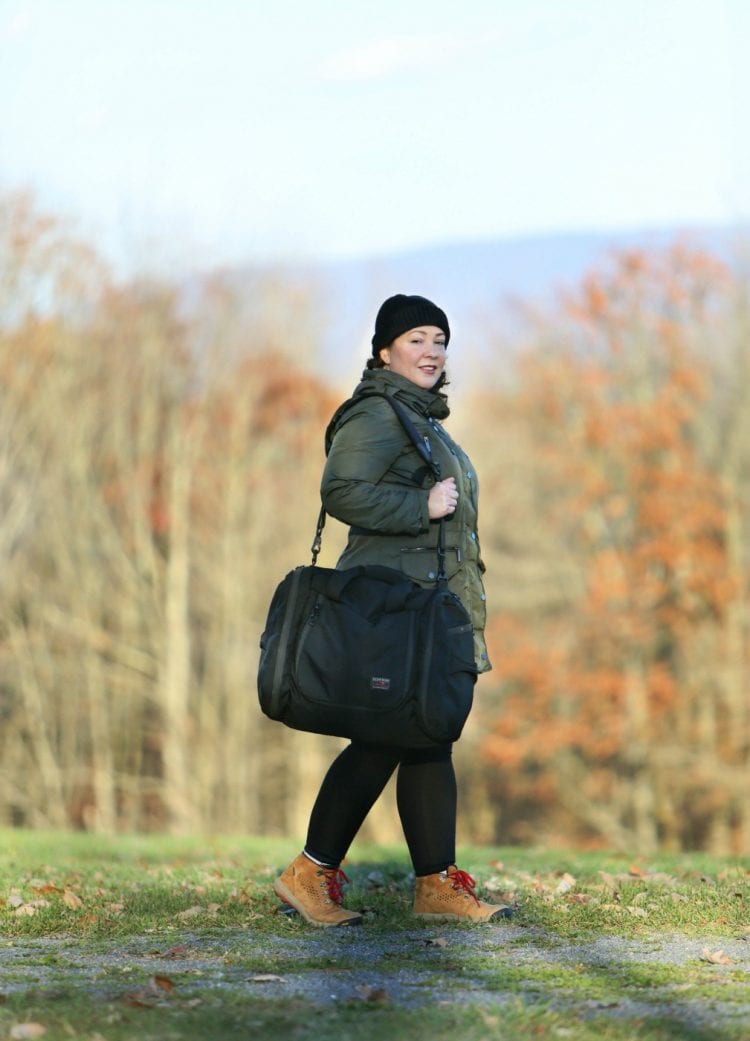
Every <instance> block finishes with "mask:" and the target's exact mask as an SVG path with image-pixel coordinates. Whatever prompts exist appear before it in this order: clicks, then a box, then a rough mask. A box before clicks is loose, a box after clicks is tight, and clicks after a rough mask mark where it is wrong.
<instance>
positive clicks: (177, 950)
mask: <svg viewBox="0 0 750 1041" xmlns="http://www.w3.org/2000/svg"><path fill="white" fill-rule="evenodd" d="M189 952H190V948H189V947H188V946H187V944H184V943H178V944H177V945H176V946H175V947H170V948H169V950H168V951H164V953H163V954H161V955H159V957H161V958H184V957H185V955H186V954H188V953H189Z"/></svg>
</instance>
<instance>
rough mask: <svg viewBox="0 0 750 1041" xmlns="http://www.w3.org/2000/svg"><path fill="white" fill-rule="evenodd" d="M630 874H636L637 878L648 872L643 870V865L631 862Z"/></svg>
mask: <svg viewBox="0 0 750 1041" xmlns="http://www.w3.org/2000/svg"><path fill="white" fill-rule="evenodd" d="M628 874H629V875H635V877H636V878H640V877H641V876H642V875H645V874H646V872H645V871H644V870H643V868H642V867H639V866H638V865H637V864H631V865H630V867H629V868H628Z"/></svg>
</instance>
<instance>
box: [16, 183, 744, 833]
mask: <svg viewBox="0 0 750 1041" xmlns="http://www.w3.org/2000/svg"><path fill="white" fill-rule="evenodd" d="M739 269H740V268H739V265H738V266H737V267H736V268H734V269H733V270H732V271H730V270H729V269H727V268H726V267H724V266H723V265H722V264H721V263H720V262H719V261H718V260H716V259H715V258H712V257H710V256H706V255H705V254H699V253H693V252H690V251H689V250H687V249H685V248H680V247H677V246H676V247H675V248H673V249H672V250H670V251H667V252H662V253H659V254H655V255H646V254H637V255H635V254H626V255H620V256H616V257H613V258H611V259H610V260H609V261H608V262H607V263H606V264H603V265H602V268H601V270H598V271H594V272H592V273H590V275H589V276H588V277H587V278H586V279H585V280H584V282H583V284H582V285H581V286H580V287H578V288H577V289H576V290H575V291H571V292H570V294H569V295H567V296H565V297H560V298H559V300H558V301H557V303H556V304H555V306H554V307H552V308H550V309H548V310H546V311H545V312H543V313H542V312H531V311H529V313H528V314H527V315H526V318H525V324H524V326H523V330H522V331H521V332H518V334H517V335H516V336H515V339H514V341H513V342H512V343H509V342H507V333H506V334H505V335H506V339H505V340H504V341H503V340H502V339H501V338H502V335H503V330H502V328H501V323H500V321H499V320H498V323H497V328H493V325H492V323H491V322H489V323H487V326H486V331H487V343H486V345H485V348H484V354H483V362H482V364H481V366H480V371H481V379H477V380H476V382H475V385H470V381H469V380H468V379H463V380H462V381H461V388H460V394H457V395H456V402H455V406H456V408H455V415H454V417H453V419H452V421H451V423H452V429H453V431H454V433H455V434H456V436H457V437H458V439H459V440H460V441H461V442H462V444H464V445H465V447H466V448H467V450H468V451H469V452H470V454H471V455H472V458H473V461H474V462H475V464H476V467H477V470H478V472H479V474H480V479H481V481H482V506H481V527H480V535H481V537H482V549H483V555H484V558H485V561H486V563H487V566H488V571H487V576H486V578H487V585H488V602H489V605H490V619H489V627H488V631H489V638H490V650H491V656H492V659H493V662H494V666H495V668H494V671H493V672H492V673H490V674H488V675H486V676H484V677H482V679H481V681H480V683H479V686H478V690H477V708H476V710H475V713H474V714H473V716H472V719H471V721H470V724H469V726H468V727H467V730H466V732H465V735H464V737H463V738H462V740H461V742H460V743H459V745H458V746H457V749H456V753H455V754H456V762H457V767H458V770H459V774H460V788H461V801H462V806H461V826H462V834H461V838H462V840H464V841H468V840H472V841H477V842H496V841H499V842H534V843H543V842H547V843H553V842H556V843H567V844H572V843H579V844H582V843H585V844H589V845H596V844H599V845H607V846H612V847H619V848H624V849H630V850H633V851H642V852H649V851H651V850H654V849H656V848H658V847H663V848H669V849H681V848H706V849H710V850H711V851H712V852H715V853H725V852H732V851H734V852H738V851H743V852H745V853H747V852H749V851H750V798H749V797H748V794H749V793H750V695H749V692H748V684H747V677H748V665H749V663H750V292H749V290H748V281H747V279H746V278H744V277H743V276H742V275H741V274H739V273H738V271H739ZM416 288H417V289H418V287H416ZM186 297H187V299H186ZM316 300H317V296H316V293H315V291H314V287H304V286H302V287H300V286H299V285H296V284H294V283H293V282H292V281H291V280H285V278H284V277H283V275H280V274H278V273H277V274H275V275H273V276H271V275H267V276H258V277H257V278H254V279H249V280H248V281H247V283H245V284H244V285H243V287H242V290H241V292H240V291H239V290H238V289H237V288H236V287H233V285H232V282H231V281H230V280H229V279H226V278H222V277H221V276H220V275H218V274H217V275H215V276H211V277H207V278H206V279H205V280H204V281H202V282H201V283H200V284H196V285H193V286H192V287H191V289H190V292H189V293H188V294H186V293H185V290H184V288H183V287H180V286H178V285H171V284H169V283H168V282H167V281H165V280H163V279H162V280H157V279H155V278H153V277H151V278H147V277H145V276H144V277H143V278H141V279H133V280H131V281H130V282H128V283H127V284H123V282H122V281H117V280H115V279H113V278H112V277H111V276H110V274H109V273H108V271H107V269H106V267H105V265H104V264H103V262H102V261H101V259H100V258H99V257H97V256H96V254H95V252H94V251H93V249H92V248H91V247H90V246H89V245H87V244H86V243H82V242H80V241H78V240H77V239H76V238H75V236H74V235H73V234H71V233H70V232H68V231H67V230H66V229H65V228H64V227H63V226H62V225H61V224H60V223H59V222H57V221H56V220H54V219H51V218H49V217H48V216H46V215H44V214H42V213H40V212H39V211H38V210H37V209H36V208H35V206H34V204H33V202H32V201H31V200H30V199H29V198H28V197H27V196H25V195H23V194H8V195H5V196H4V197H2V198H0V559H1V560H2V571H1V572H0V575H1V576H2V577H1V580H0V824H5V823H10V824H19V825H26V826H31V827H42V826H45V827H71V826H72V827H84V828H89V829H95V830H101V831H115V830H125V829H129V830H134V829H141V830H155V829H163V830H173V831H188V830H192V831H202V832H208V831H237V830H244V831H248V832H255V833H267V834H281V833H288V834H294V835H297V836H302V835H303V834H304V830H305V826H306V820H307V814H308V812H309V809H310V805H311V801H312V799H313V797H314V794H315V791H316V789H317V785H318V783H319V780H320V778H321V777H322V774H323V772H324V770H325V768H326V766H327V764H328V762H329V761H330V759H331V758H332V756H333V754H335V752H336V750H337V749H338V748H340V747H342V744H343V742H341V741H337V740H335V739H324V738H316V737H313V736H310V735H302V734H297V733H293V732H291V731H287V730H285V729H284V728H283V727H281V726H279V725H277V724H273V723H270V722H269V721H267V720H266V719H265V718H264V717H263V716H262V715H261V714H260V711H259V709H258V707H257V698H256V692H255V669H256V664H257V649H258V637H259V634H260V631H261V629H262V626H263V622H264V618H265V612H266V609H267V605H268V601H269V599H270V596H271V593H272V591H273V589H274V587H275V585H276V583H277V582H278V581H279V579H280V578H281V577H282V576H283V575H284V574H285V573H286V571H287V570H289V569H290V568H291V567H293V566H295V565H296V564H298V563H302V562H305V561H306V560H307V559H309V544H310V541H311V536H312V529H313V527H314V519H315V515H316V510H317V487H318V480H319V476H320V470H321V467H322V463H323V452H322V432H323V429H324V426H325V423H326V421H327V419H328V417H329V415H330V413H331V412H332V411H333V408H334V407H335V405H336V404H337V402H338V400H339V399H340V397H341V388H340V387H334V386H333V385H332V384H331V382H330V380H329V379H326V377H325V374H324V373H323V372H318V373H317V374H316V371H315V367H314V365H310V364H307V365H306V367H303V366H302V363H301V361H300V358H299V357H298V356H296V355H295V353H294V352H293V350H292V345H293V344H298V343H299V342H300V330H303V334H302V335H303V336H304V342H305V359H304V361H305V362H309V361H310V360H314V359H315V357H316V351H318V352H319V351H320V347H321V343H322V339H323V336H324V331H325V327H324V323H323V321H322V317H321V313H320V311H319V309H318V306H317V304H316ZM378 302H379V300H375V301H374V304H373V306H376V305H377V303H378ZM459 398H460V401H459ZM332 527H333V528H334V529H335V527H337V526H335V525H333V526H332ZM342 532H343V529H342V531H340V532H339V533H338V536H336V533H335V530H334V531H332V532H331V534H330V535H327V540H328V543H327V545H326V550H325V552H326V554H327V556H326V557H325V559H324V560H323V563H327V564H331V563H333V561H334V560H335V551H336V549H337V548H338V547H337V545H336V538H337V537H338V538H339V539H340V538H341V537H342ZM366 828H367V837H369V838H373V839H376V840H380V841H390V840H393V839H395V838H397V836H398V834H399V832H398V822H397V816H396V814H395V812H394V810H393V807H392V805H391V804H390V802H389V798H388V797H387V798H386V799H385V800H383V801H382V802H381V804H379V805H378V807H376V809H375V811H374V812H373V814H372V816H371V818H370V820H369V821H368V823H367V825H366Z"/></svg>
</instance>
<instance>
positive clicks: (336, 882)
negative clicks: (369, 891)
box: [323, 868, 349, 904]
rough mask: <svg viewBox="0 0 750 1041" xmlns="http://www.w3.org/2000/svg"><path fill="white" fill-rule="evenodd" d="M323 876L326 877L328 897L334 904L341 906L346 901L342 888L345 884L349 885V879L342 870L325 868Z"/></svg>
mask: <svg viewBox="0 0 750 1041" xmlns="http://www.w3.org/2000/svg"><path fill="white" fill-rule="evenodd" d="M323 874H324V875H325V880H326V885H327V886H328V895H329V896H330V898H331V900H333V902H334V904H340V903H341V902H342V901H343V899H344V893H343V890H342V888H341V887H342V886H343V884H344V882H346V883H348V882H349V879H348V878H347V877H346V875H345V874H344V872H343V871H342V870H341V868H324V869H323Z"/></svg>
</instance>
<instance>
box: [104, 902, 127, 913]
mask: <svg viewBox="0 0 750 1041" xmlns="http://www.w3.org/2000/svg"><path fill="white" fill-rule="evenodd" d="M107 910H108V911H109V913H110V914H114V915H118V914H122V912H123V911H124V910H125V904H107Z"/></svg>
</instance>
